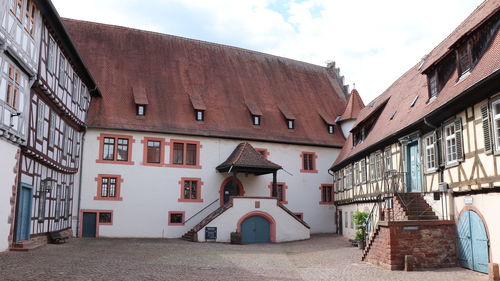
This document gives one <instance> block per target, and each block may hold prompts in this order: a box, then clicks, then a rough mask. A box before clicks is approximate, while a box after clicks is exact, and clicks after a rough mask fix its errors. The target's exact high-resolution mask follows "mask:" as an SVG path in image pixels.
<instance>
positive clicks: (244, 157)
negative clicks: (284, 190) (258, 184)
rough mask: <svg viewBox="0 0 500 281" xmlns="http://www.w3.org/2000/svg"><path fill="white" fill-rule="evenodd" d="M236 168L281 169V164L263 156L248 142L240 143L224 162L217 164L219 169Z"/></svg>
mask: <svg viewBox="0 0 500 281" xmlns="http://www.w3.org/2000/svg"><path fill="white" fill-rule="evenodd" d="M231 167H234V168H236V169H237V168H249V169H254V168H257V169H267V170H279V169H281V166H280V165H278V164H275V163H273V162H271V161H269V160H267V159H266V158H264V156H262V154H260V153H259V152H258V151H257V150H255V148H253V146H252V145H251V144H249V143H248V142H242V143H240V144H239V145H238V146H237V147H236V148H235V149H234V151H233V152H232V153H231V155H229V157H228V158H227V159H226V161H224V162H223V163H222V164H220V165H219V166H217V168H216V169H217V170H218V171H224V170H228V169H230V168H231Z"/></svg>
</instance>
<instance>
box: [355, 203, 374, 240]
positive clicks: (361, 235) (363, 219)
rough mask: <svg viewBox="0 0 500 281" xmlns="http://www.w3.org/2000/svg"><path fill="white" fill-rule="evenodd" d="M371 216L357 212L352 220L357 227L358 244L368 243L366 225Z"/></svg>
mask: <svg viewBox="0 0 500 281" xmlns="http://www.w3.org/2000/svg"><path fill="white" fill-rule="evenodd" d="M369 216H370V215H369V214H368V213H365V212H359V211H357V212H355V213H354V215H353V216H352V220H353V222H354V224H355V225H356V230H357V231H356V240H358V243H364V242H365V241H366V235H368V234H367V233H366V223H367V222H368V217H369Z"/></svg>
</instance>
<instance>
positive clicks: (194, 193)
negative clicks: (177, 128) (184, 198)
mask: <svg viewBox="0 0 500 281" xmlns="http://www.w3.org/2000/svg"><path fill="white" fill-rule="evenodd" d="M197 192H198V185H197V182H196V181H191V199H197V198H196V197H197V195H198V194H197Z"/></svg>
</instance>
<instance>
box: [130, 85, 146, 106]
mask: <svg viewBox="0 0 500 281" xmlns="http://www.w3.org/2000/svg"><path fill="white" fill-rule="evenodd" d="M132 93H133V94H134V102H135V104H141V105H146V104H148V95H147V93H146V89H145V88H144V87H140V86H135V87H132Z"/></svg>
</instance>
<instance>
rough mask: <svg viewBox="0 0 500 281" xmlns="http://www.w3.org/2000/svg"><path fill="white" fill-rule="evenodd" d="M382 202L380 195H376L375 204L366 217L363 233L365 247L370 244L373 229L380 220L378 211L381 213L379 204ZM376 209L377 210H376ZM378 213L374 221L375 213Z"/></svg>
mask: <svg viewBox="0 0 500 281" xmlns="http://www.w3.org/2000/svg"><path fill="white" fill-rule="evenodd" d="M382 202H383V200H382V194H379V195H377V199H376V203H375V204H374V205H373V207H372V210H371V211H370V215H368V219H367V220H366V224H365V231H366V237H365V247H366V246H368V243H369V242H370V239H371V237H372V235H373V234H374V232H375V228H376V227H377V224H378V222H379V220H380V211H381V207H382V206H381V203H382ZM377 209H378V210H377ZM376 211H378V212H379V214H378V219H377V220H376V221H374V218H375V212H376Z"/></svg>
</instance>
